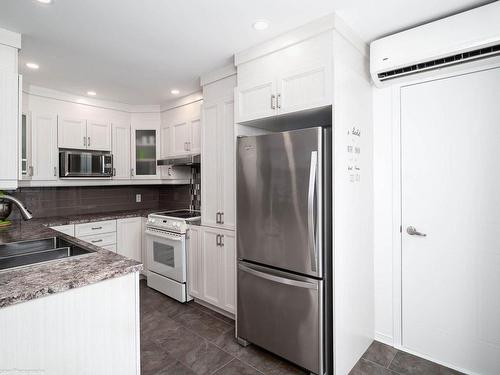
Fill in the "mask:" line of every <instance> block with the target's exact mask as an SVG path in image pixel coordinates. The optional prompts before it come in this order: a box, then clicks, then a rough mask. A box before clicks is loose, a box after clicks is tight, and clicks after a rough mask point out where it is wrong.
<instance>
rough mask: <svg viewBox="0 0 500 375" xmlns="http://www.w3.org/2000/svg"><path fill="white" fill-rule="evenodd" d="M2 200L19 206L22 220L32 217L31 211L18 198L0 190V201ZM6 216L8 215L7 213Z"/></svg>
mask: <svg viewBox="0 0 500 375" xmlns="http://www.w3.org/2000/svg"><path fill="white" fill-rule="evenodd" d="M2 200H7V201H9V202H12V203H14V204H15V205H16V206H17V208H19V211H21V215H22V217H23V219H24V220H30V219H31V218H33V215H32V214H31V212H30V211H29V210H28V209H27V208H26V207H25V206H24V204H23V202H21V201H20V200H19V199H17V198H14V197H13V196H10V195H7V194H3V193H1V192H0V201H2ZM9 213H10V212H9ZM7 216H8V214H7Z"/></svg>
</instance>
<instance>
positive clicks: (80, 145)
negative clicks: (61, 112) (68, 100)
mask: <svg viewBox="0 0 500 375" xmlns="http://www.w3.org/2000/svg"><path fill="white" fill-rule="evenodd" d="M57 145H58V146H59V148H75V149H86V148H87V121H86V120H84V119H80V118H73V117H66V116H59V117H58V119H57Z"/></svg>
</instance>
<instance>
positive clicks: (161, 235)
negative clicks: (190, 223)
mask: <svg viewBox="0 0 500 375" xmlns="http://www.w3.org/2000/svg"><path fill="white" fill-rule="evenodd" d="M146 234H147V235H149V236H154V237H158V238H163V239H166V240H172V241H179V242H182V240H183V238H182V236H179V237H177V236H170V235H169V234H167V233H158V232H152V231H149V230H147V229H146Z"/></svg>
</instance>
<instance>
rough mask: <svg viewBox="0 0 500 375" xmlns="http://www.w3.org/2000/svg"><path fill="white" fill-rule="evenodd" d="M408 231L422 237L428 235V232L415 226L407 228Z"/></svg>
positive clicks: (412, 234)
mask: <svg viewBox="0 0 500 375" xmlns="http://www.w3.org/2000/svg"><path fill="white" fill-rule="evenodd" d="M406 233H408V234H409V235H410V236H421V237H426V236H427V234H425V233H421V232H419V231H418V230H417V229H416V228H415V227H412V226H410V227H408V228H406Z"/></svg>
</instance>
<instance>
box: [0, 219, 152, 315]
mask: <svg viewBox="0 0 500 375" xmlns="http://www.w3.org/2000/svg"><path fill="white" fill-rule="evenodd" d="M159 211H161V210H159V209H154V210H139V211H138V210H134V211H121V212H112V213H100V214H95V215H92V214H86V215H78V216H68V217H51V218H40V219H32V220H30V221H20V220H19V221H18V220H16V221H14V222H13V223H12V225H11V226H9V227H4V228H0V244H3V243H9V242H16V241H26V240H34V239H42V238H47V237H54V236H58V237H61V238H65V239H68V240H70V241H71V242H73V243H75V244H77V245H78V246H81V247H83V248H85V249H89V250H92V251H94V252H92V253H90V254H86V255H82V256H78V257H73V258H65V259H61V260H54V261H51V262H48V263H41V264H40V263H39V264H34V265H30V266H25V267H20V268H15V269H12V270H3V271H0V308H3V307H6V306H10V305H13V304H16V303H21V302H26V301H29V300H32V299H35V298H39V297H43V296H46V295H50V294H54V293H59V292H63V291H66V290H69V289H73V288H79V287H82V286H85V285H89V284H93V283H96V282H99V281H103V280H107V279H111V278H114V277H118V276H122V275H125V274H128V273H132V272H139V271H141V270H142V264H141V263H139V262H137V261H135V260H132V259H129V258H126V257H124V256H121V255H119V254H116V253H114V252H112V251H108V250H106V249H103V248H101V247H98V246H94V245H91V244H89V243H87V242H84V241H81V240H79V239H77V238H75V237H71V236H68V235H65V234H63V233H60V232H56V231H54V230H53V229H50V228H49V226H54V225H65V224H78V223H86V222H92V221H100V220H113V219H119V218H127V217H137V216H147V215H148V214H149V213H151V212H159Z"/></svg>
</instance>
